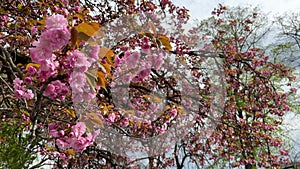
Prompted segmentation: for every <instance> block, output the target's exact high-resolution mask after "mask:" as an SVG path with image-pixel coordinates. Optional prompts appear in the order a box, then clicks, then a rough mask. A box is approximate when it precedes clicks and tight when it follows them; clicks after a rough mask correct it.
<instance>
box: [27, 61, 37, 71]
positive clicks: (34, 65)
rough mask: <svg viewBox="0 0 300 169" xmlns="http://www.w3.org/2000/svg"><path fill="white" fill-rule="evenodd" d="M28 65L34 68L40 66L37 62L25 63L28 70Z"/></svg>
mask: <svg viewBox="0 0 300 169" xmlns="http://www.w3.org/2000/svg"><path fill="white" fill-rule="evenodd" d="M29 66H32V67H35V68H40V64H37V63H28V64H27V65H26V70H28V68H29Z"/></svg>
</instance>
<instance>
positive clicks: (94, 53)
mask: <svg viewBox="0 0 300 169" xmlns="http://www.w3.org/2000/svg"><path fill="white" fill-rule="evenodd" d="M99 51H100V47H99V46H98V45H94V46H92V47H91V49H90V50H89V59H91V58H92V60H93V61H92V62H95V61H96V60H97V59H98V58H99V56H98V54H99Z"/></svg>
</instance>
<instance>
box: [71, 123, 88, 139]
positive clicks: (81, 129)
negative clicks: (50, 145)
mask: <svg viewBox="0 0 300 169" xmlns="http://www.w3.org/2000/svg"><path fill="white" fill-rule="evenodd" d="M85 130H86V126H85V123H83V122H78V123H77V124H76V125H75V126H73V127H72V132H73V133H74V134H75V137H80V136H81V135H83V134H84V133H85Z"/></svg>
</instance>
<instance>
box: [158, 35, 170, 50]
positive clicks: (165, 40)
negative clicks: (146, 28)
mask: <svg viewBox="0 0 300 169" xmlns="http://www.w3.org/2000/svg"><path fill="white" fill-rule="evenodd" d="M158 39H159V41H160V42H161V43H162V44H163V45H164V46H165V48H166V49H167V51H170V50H171V49H172V46H171V44H170V39H169V38H168V37H167V36H162V35H159V36H158Z"/></svg>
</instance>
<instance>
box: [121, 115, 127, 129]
mask: <svg viewBox="0 0 300 169" xmlns="http://www.w3.org/2000/svg"><path fill="white" fill-rule="evenodd" d="M120 125H121V126H123V127H127V126H128V125H129V120H128V118H126V117H125V118H124V119H123V120H122V121H121V123H120Z"/></svg>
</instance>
